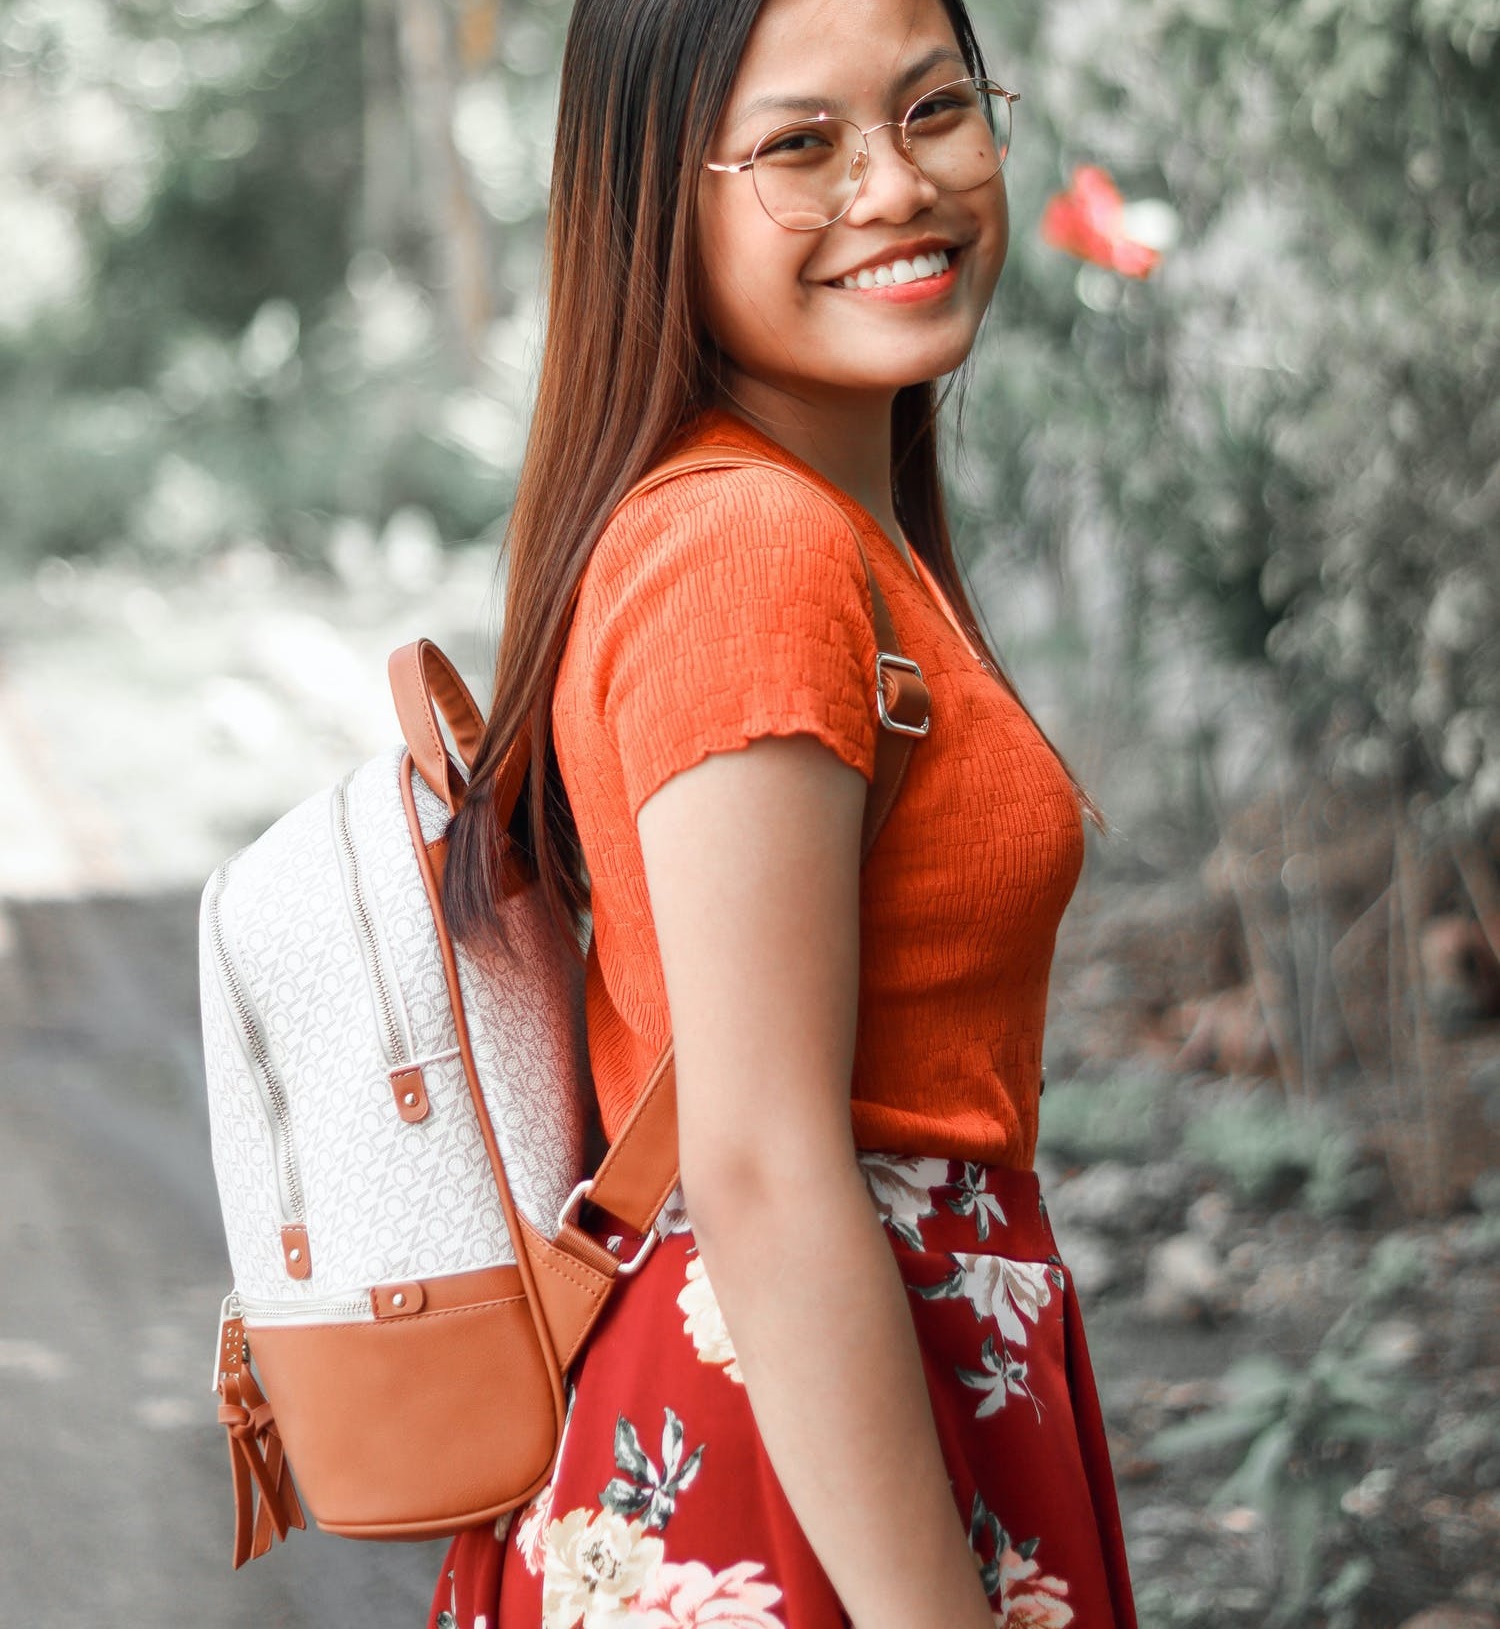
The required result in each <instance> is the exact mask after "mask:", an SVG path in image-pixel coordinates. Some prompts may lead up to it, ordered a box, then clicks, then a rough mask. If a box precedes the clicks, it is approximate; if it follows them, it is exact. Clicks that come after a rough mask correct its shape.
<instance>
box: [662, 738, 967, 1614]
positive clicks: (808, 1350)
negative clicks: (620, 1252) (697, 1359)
mask: <svg viewBox="0 0 1500 1629" xmlns="http://www.w3.org/2000/svg"><path fill="white" fill-rule="evenodd" d="M864 793H865V784H864V782H863V780H862V779H861V778H860V776H859V775H858V774H857V773H856V772H855V771H854V770H852V769H850V768H849V767H848V766H847V765H845V764H844V763H842V762H841V761H840V760H839V759H838V758H837V757H836V756H835V755H834V753H832V752H831V751H830V750H829V749H828V748H826V747H824V746H822V745H821V744H820V743H818V742H817V741H815V740H814V739H812V738H811V737H809V736H793V737H789V738H786V739H777V738H767V739H764V740H759V741H756V742H754V743H752V744H751V745H750V746H749V747H748V748H746V749H745V750H744V751H742V752H733V753H724V754H718V755H715V756H712V757H710V758H708V759H706V760H705V761H704V762H703V763H701V764H699V765H697V766H695V767H694V768H692V769H689V770H686V771H684V772H683V773H682V774H680V775H677V776H674V777H673V779H671V780H670V781H668V782H667V783H666V785H665V786H663V787H662V788H661V789H660V790H659V791H658V792H656V793H655V794H654V795H653V796H652V797H651V798H649V799H648V800H647V802H646V803H645V805H644V806H643V807H642V809H641V812H640V816H639V820H638V823H637V824H638V829H639V832H640V837H641V846H642V851H643V854H644V858H645V866H646V879H647V885H648V888H649V891H650V896H651V908H652V912H653V915H654V917H655V921H656V932H657V938H658V941H659V943H660V946H661V954H662V965H663V969H664V972H665V975H666V983H667V995H668V1000H669V1003H670V1006H671V1012H672V1030H673V1036H674V1041H675V1047H676V1058H677V1101H678V1117H679V1146H680V1156H681V1169H682V1183H683V1191H684V1194H685V1197H686V1200H687V1206H688V1213H689V1215H690V1216H691V1218H692V1222H693V1227H694V1232H695V1234H696V1236H697V1240H698V1246H699V1250H700V1253H701V1255H702V1258H703V1262H704V1266H705V1268H706V1270H707V1272H708V1276H709V1279H710V1281H711V1282H712V1284H713V1287H714V1291H715V1293H716V1295H717V1297H718V1300H719V1305H720V1308H721V1310H722V1311H723V1314H724V1321H725V1323H726V1325H727V1327H728V1330H729V1334H730V1338H731V1340H732V1341H733V1342H734V1346H735V1350H736V1353H737V1354H738V1357H739V1362H740V1367H741V1371H742V1373H743V1375H744V1378H745V1387H746V1391H747V1393H748V1395H749V1399H750V1404H751V1408H752V1409H753V1411H754V1414H755V1419H756V1424H757V1426H758V1427H759V1429H760V1433H761V1436H762V1438H763V1440H764V1442H765V1445H766V1451H767V1453H768V1454H769V1455H770V1459H771V1463H772V1465H773V1466H774V1467H775V1470H776V1474H777V1476H778V1477H779V1478H780V1480H781V1483H782V1486H783V1487H784V1488H785V1490H786V1494H787V1498H788V1499H789V1500H790V1502H791V1505H792V1508H793V1510H794V1511H795V1512H796V1515H797V1518H798V1520H799V1522H800V1523H801V1524H802V1527H803V1530H804V1531H805V1532H806V1534H807V1536H808V1539H809V1541H810V1543H811V1544H812V1547H813V1550H814V1552H815V1553H816V1555H817V1557H818V1559H819V1560H820V1561H821V1562H822V1564H823V1567H824V1569H825V1571H826V1572H827V1573H828V1576H829V1578H830V1579H831V1580H832V1582H833V1586H834V1588H835V1589H836V1590H837V1591H838V1593H839V1596H840V1598H841V1600H842V1601H843V1603H844V1606H845V1608H846V1610H847V1611H848V1613H849V1615H850V1617H851V1618H852V1619H853V1621H854V1624H855V1625H856V1629H887V1626H889V1629H993V1622H994V1618H993V1614H992V1613H991V1610H990V1608H989V1605H988V1603H987V1601H986V1600H985V1597H984V1591H983V1588H982V1586H981V1584H980V1582H979V1575H978V1571H977V1568H976V1566H975V1563H974V1561H973V1558H972V1556H971V1554H970V1551H969V1547H968V1542H967V1539H966V1537H965V1534H964V1530H963V1526H962V1523H961V1522H960V1520H959V1516H958V1512H957V1510H956V1508H955V1506H954V1502H953V1495H952V1491H951V1489H950V1487H949V1484H948V1478H947V1473H946V1471H945V1469H944V1466H943V1460H942V1455H941V1452H940V1450H939V1447H938V1441H937V1433H936V1430H935V1427H934V1425H933V1420H932V1411H931V1405H930V1403H929V1400H928V1395H927V1387H926V1382H925V1379H924V1377H923V1373H922V1365H921V1359H920V1356H919V1353H918V1348H917V1342H916V1336H915V1333H914V1330H913V1326H912V1318H911V1311H910V1308H909V1305H908V1301H907V1293H908V1292H907V1291H906V1289H905V1287H904V1285H903V1284H902V1282H901V1278H900V1275H899V1273H898V1271H897V1269H896V1265H895V1261H894V1259H893V1257H892V1254H891V1249H890V1245H889V1243H888V1242H887V1240H886V1237H885V1234H884V1230H883V1228H882V1226H881V1223H880V1221H879V1218H878V1217H877V1216H876V1213H875V1210H874V1207H873V1205H872V1203H871V1201H870V1198H869V1194H868V1192H867V1190H866V1188H865V1185H864V1181H863V1179H862V1177H861V1176H860V1173H859V1169H858V1166H857V1164H856V1162H855V1151H854V1144H853V1138H852V1135H851V1131H850V1123H849V1119H850V1117H849V1084H850V1075H851V1071H852V1067H853V1055H854V1027H855V1011H856V1005H857V1000H858V988H859V839H860V822H861V817H862V814H863V808H864Z"/></svg>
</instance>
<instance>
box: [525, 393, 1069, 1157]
mask: <svg viewBox="0 0 1500 1629" xmlns="http://www.w3.org/2000/svg"><path fill="white" fill-rule="evenodd" d="M690 440H691V442H692V443H698V442H711V443H715V444H725V445H733V446H736V447H741V448H746V449H749V450H751V451H754V452H757V453H760V454H763V455H766V456H769V457H771V458H774V459H776V460H777V461H779V462H781V463H783V464H785V465H787V466H788V467H789V468H792V469H795V470H798V471H799V472H800V473H802V474H803V475H805V476H809V477H811V478H812V479H813V480H814V481H815V483H816V484H817V486H818V487H819V488H820V489H821V490H822V491H823V492H826V493H827V495H828V496H829V497H830V498H832V499H833V500H834V502H836V503H837V504H838V505H839V506H840V507H841V508H842V509H843V510H844V512H845V513H846V514H847V515H848V516H849V517H850V519H852V520H853V521H854V523H855V525H856V527H857V528H858V530H859V533H860V536H861V537H862V538H863V540H864V545H865V549H866V552H867V554H868V556H869V560H870V564H871V567H872V569H873V571H874V573H875V577H876V580H877V582H878V583H879V585H880V589H881V592H882V593H883V594H884V595H885V598H886V601H887V604H888V606H889V609H890V615H891V621H892V624H893V625H894V627H895V630H896V635H897V637H898V639H899V640H900V643H901V649H902V652H903V654H905V655H907V656H909V657H911V658H913V659H914V660H915V661H917V662H918V663H919V664H920V665H921V668H922V671H923V674H924V676H925V678H926V680H927V684H928V687H929V689H930V690H931V692H932V730H931V734H930V735H929V736H928V737H927V738H926V739H924V740H919V741H916V742H915V744H914V747H913V750H912V754H911V759H910V763H909V765H908V767H907V771H906V776H905V779H904V781H903V783H902V786H901V790H900V793H899V795H898V797H897V799H896V804H895V807H894V809H893V811H892V813H891V815H890V817H889V819H888V820H887V822H886V824H885V827H884V829H883V830H882V832H881V834H880V837H879V838H878V840H877V841H876V844H875V847H874V848H873V850H872V851H871V853H870V855H869V858H868V859H867V860H866V862H865V867H864V871H863V873H862V875H861V881H860V989H859V1019H858V1030H857V1037H856V1043H855V1059H854V1075H853V1082H852V1092H853V1118H854V1134H855V1139H856V1141H857V1143H858V1145H859V1146H860V1147H862V1148H871V1149H884V1150H888V1151H890V1152H893V1153H900V1154H935V1155H941V1156H947V1157H958V1158H963V1159H970V1160H979V1161H984V1162H986V1163H991V1164H999V1165H1008V1166H1016V1167H1021V1168H1026V1167H1029V1166H1030V1164H1031V1161H1032V1156H1033V1154H1034V1152H1035V1148H1036V1122H1037V1100H1038V1096H1039V1086H1040V1076H1041V1055H1042V1021H1043V1014H1044V1010H1045V1007H1046V1001H1047V976H1048V971H1049V969H1050V966H1051V961H1052V949H1053V941H1054V938H1055V936H1056V931H1057V923H1058V919H1059V918H1060V916H1061V915H1062V911H1063V907H1064V906H1065V905H1066V904H1067V902H1068V899H1069V897H1070V896H1071V894H1072V891H1073V887H1074V884H1075V883H1076V881H1077V878H1078V871H1079V866H1080V864H1081V861H1082V855H1083V828H1082V820H1081V817H1080V811H1079V804H1078V798H1077V795H1076V793H1075V792H1074V790H1073V787H1072V785H1071V783H1070V782H1069V780H1068V777H1067V775H1066V773H1065V772H1064V770H1063V769H1062V767H1061V765H1060V764H1059V763H1058V761H1057V759H1056V758H1055V757H1054V755H1053V754H1052V752H1051V751H1050V750H1049V749H1048V747H1047V745H1046V743H1045V742H1044V741H1043V740H1042V738H1041V736H1040V735H1039V733H1038V731H1037V729H1036V727H1035V725H1033V724H1032V722H1031V720H1030V719H1029V718H1028V717H1027V716H1026V714H1025V712H1024V710H1023V709H1022V708H1021V707H1020V706H1019V704H1018V703H1017V702H1016V701H1015V700H1014V699H1013V698H1012V697H1011V696H1010V695H1009V694H1008V693H1007V691H1006V690H1005V689H1004V687H1003V686H1002V685H1001V684H1000V683H999V682H998V681H997V680H996V679H995V678H994V677H993V675H992V674H991V673H990V672H989V671H987V670H986V668H985V666H984V665H983V664H982V663H981V661H980V659H979V658H978V657H977V656H976V655H975V654H974V653H973V651H972V650H971V649H970V648H969V646H968V644H967V643H966V641H965V640H964V639H963V638H962V637H961V635H960V634H959V633H958V632H957V630H956V629H955V627H954V626H953V624H952V623H951V622H950V620H949V619H948V616H947V615H946V614H945V611H944V610H943V608H942V607H941V605H940V603H939V600H938V598H937V589H936V587H935V585H933V584H932V582H931V580H930V579H926V580H920V579H919V578H918V577H916V576H914V575H913V574H912V571H911V569H910V567H909V566H908V565H907V563H906V561H905V559H904V558H903V557H902V555H901V554H900V552H899V551H898V550H897V548H896V546H895V544H893V543H892V542H891V540H890V539H889V538H888V537H886V535H885V533H884V532H883V531H881V529H880V528H879V526H877V525H876V523H875V521H874V520H873V519H872V518H871V516H870V515H869V514H867V513H866V512H865V510H864V509H862V508H861V507H860V506H859V505H858V504H856V503H855V502H854V501H853V500H852V499H850V498H848V497H846V496H845V495H844V494H843V493H841V492H839V491H838V490H837V489H836V488H835V487H833V486H832V485H830V484H829V483H828V482H826V481H824V480H823V479H822V477H820V476H818V475H817V474H816V473H815V472H814V471H813V470H811V469H810V468H809V467H808V466H807V465H805V464H803V463H802V462H801V461H800V460H798V459H797V458H795V457H794V456H793V455H792V454H791V453H789V452H787V451H786V449H785V448H783V447H780V446H778V445H777V444H776V443H775V442H773V441H771V440H769V439H767V438H766V437H765V436H763V435H761V434H760V433H759V432H758V431H756V430H754V429H752V428H751V427H750V426H749V425H747V424H745V423H744V422H743V421H741V420H740V419H738V418H736V417H733V416H731V415H729V414H727V413H722V412H715V413H712V414H709V415H706V416H705V418H704V419H702V420H701V421H700V422H699V423H698V424H697V425H696V426H695V427H694V432H693V434H692V436H691V438H690ZM871 614H872V613H871V606H870V595H869V588H868V585H867V583H866V581H865V574H864V568H863V566H862V565H861V563H860V558H859V551H858V549H857V548H856V547H855V543H854V539H853V537H852V536H851V535H850V533H849V529H848V527H847V526H846V525H845V524H844V523H843V521H841V520H840V518H839V516H838V515H837V514H836V513H834V512H833V511H832V510H831V509H830V508H829V506H828V504H826V503H825V502H824V501H823V499H822V498H820V497H819V496H817V494H816V493H814V492H810V491H808V489H807V488H806V487H805V486H803V485H802V484H800V483H798V482H794V481H790V480H787V479H786V478H784V477H783V476H781V475H780V474H778V473H777V472H776V471H774V470H764V469H735V470H709V471H700V472H696V473H693V474H690V475H683V476H679V477H678V478H677V479H675V480H673V481H670V482H667V483H666V484H665V485H663V486H661V487H659V488H657V489H656V490H655V491H654V492H651V493H648V494H646V495H645V496H644V497H641V498H638V499H636V500H634V501H633V502H632V503H631V504H630V505H629V506H628V507H627V508H626V509H625V510H624V511H622V512H621V513H620V514H618V515H616V516H615V518H614V519H613V520H612V521H611V523H610V525H609V527H608V528H607V529H606V531H605V533H604V535H603V536H602V537H601V539H600V540H599V543H598V545H597V547H596V549H595V551H594V554H593V557H592V559H591V560H590V562H589V565H588V568H587V570H586V572H585V574H584V579H583V585H582V590H581V593H580V596H579V600H578V607H577V612H576V616H575V620H574V623H573V627H572V629H571V632H570V635H569V638H568V643H567V647H566V649H565V651H564V654H563V661H562V668H561V671H560V674H559V677H558V685H557V693H556V700H555V707H554V715H553V734H554V740H555V743H556V747H557V756H558V763H559V767H560V769H561V771H562V776H563V781H564V784H565V786H566V787H567V791H568V796H569V798H570V800H571V802H572V806H573V813H574V816H575V818H576V820H577V822H578V832H579V837H580V840H581V842H582V845H583V854H584V860H585V863H586V864H587V866H588V870H589V876H590V881H591V884H592V890H593V895H592V898H593V926H594V938H593V946H592V948H591V950H590V953H589V961H588V972H587V1008H588V1033H589V1055H590V1060H591V1063H592V1067H593V1073H594V1081H595V1086H596V1088H597V1090H598V1094H599V1104H600V1109H601V1113H602V1117H603V1121H604V1129H605V1132H606V1134H607V1135H608V1136H610V1137H613V1136H614V1135H615V1134H616V1132H617V1131H618V1129H619V1126H620V1124H621V1122H622V1121H623V1120H624V1118H625V1116H626V1114H627V1113H628V1112H629V1110H630V1108H631V1106H632V1104H633V1103H634V1102H635V1099H636V1096H637V1094H638V1093H639V1091H640V1088H641V1086H642V1085H643V1084H644V1082H645V1079H646V1076H647V1075H648V1074H649V1072H650V1070H651V1068H652V1066H653V1065H654V1064H655V1062H656V1059H657V1057H658V1056H659V1055H660V1053H661V1050H662V1048H663V1046H664V1045H665V1044H666V1042H667V1039H668V1036H669V1031H670V1023H669V1018H668V1010H667V999H666V989H665V984H664V982H663V978H662V971H661V962H660V958H659V956H658V953H657V947H656V937H655V932H654V929H653V925H652V919H651V908H650V902H649V898H648V895H647V891H646V878H645V870H644V866H643V864H642V860H641V850H640V843H639V840H638V837H637V834H636V827H635V816H636V813H637V811H638V810H639V809H640V807H641V805H642V804H643V803H644V802H645V801H646V799H647V798H649V797H650V796H651V794H652V793H653V792H654V791H656V790H657V788H658V787H660V786H661V785H662V784H663V783H664V782H666V781H667V780H669V779H670V778H671V777H672V776H673V775H675V774H677V773H679V772H680V771H681V770H684V769H687V768H689V767H691V766H692V765H693V764H695V763H698V762H700V761H701V760H702V759H703V758H705V757H707V756H708V755H709V754H710V753H714V752H726V751H732V750H734V749H736V748H740V747H743V746H745V745H746V744H747V743H748V742H750V741H751V740H754V739H755V738H756V737H758V736H764V735H792V734H808V735H812V736H815V737H816V738H817V739H818V740H820V741H822V742H824V743H825V744H826V745H827V746H828V747H830V748H831V749H832V750H833V751H834V752H836V753H837V754H838V755H839V757H840V758H842V759H843V760H844V761H845V762H846V763H848V764H851V765H852V766H853V767H854V768H856V769H858V770H859V771H860V773H861V774H863V775H864V777H865V778H866V780H869V779H870V777H871V776H872V774H873V772H874V763H875V731H876V730H877V729H878V728H879V724H878V722H877V720H876V717H875V708H874V673H875V637H874V632H873V629H872V624H871Z"/></svg>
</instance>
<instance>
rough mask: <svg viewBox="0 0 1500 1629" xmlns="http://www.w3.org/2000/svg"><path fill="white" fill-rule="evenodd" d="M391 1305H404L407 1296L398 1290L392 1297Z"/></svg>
mask: <svg viewBox="0 0 1500 1629" xmlns="http://www.w3.org/2000/svg"><path fill="white" fill-rule="evenodd" d="M391 1305H392V1306H393V1307H404V1306H405V1305H406V1297H405V1296H404V1295H403V1294H402V1293H401V1291H400V1290H397V1291H396V1293H395V1294H394V1295H393V1296H392V1297H391Z"/></svg>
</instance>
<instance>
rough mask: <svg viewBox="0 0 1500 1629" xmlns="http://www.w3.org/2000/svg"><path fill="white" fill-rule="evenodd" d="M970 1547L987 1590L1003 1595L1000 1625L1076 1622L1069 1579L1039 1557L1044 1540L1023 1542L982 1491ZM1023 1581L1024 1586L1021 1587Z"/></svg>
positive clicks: (1049, 1626) (1025, 1628) (1045, 1626)
mask: <svg viewBox="0 0 1500 1629" xmlns="http://www.w3.org/2000/svg"><path fill="white" fill-rule="evenodd" d="M969 1547H970V1548H971V1549H972V1550H973V1552H974V1560H975V1562H976V1563H977V1564H978V1567H979V1580H980V1582H981V1583H982V1584H983V1585H984V1590H985V1593H986V1594H987V1595H988V1596H989V1598H990V1600H991V1602H993V1601H994V1600H995V1598H996V1596H998V1597H999V1600H1000V1610H999V1611H998V1612H996V1613H995V1629H1066V1625H1068V1624H1070V1623H1072V1621H1073V1608H1072V1607H1071V1606H1069V1605H1068V1603H1067V1601H1066V1600H1065V1599H1064V1596H1066V1595H1067V1593H1068V1586H1067V1584H1066V1582H1065V1581H1064V1580H1063V1579H1061V1578H1052V1577H1049V1576H1047V1575H1045V1574H1042V1569H1041V1564H1040V1562H1038V1561H1037V1560H1036V1552H1037V1551H1038V1550H1039V1549H1040V1548H1041V1540H1040V1539H1039V1538H1029V1539H1025V1540H1023V1541H1022V1542H1020V1543H1017V1542H1016V1541H1015V1540H1014V1539H1012V1538H1011V1536H1010V1534H1009V1533H1007V1532H1006V1530H1005V1528H1004V1527H1003V1526H1002V1525H1001V1524H1000V1522H999V1520H998V1518H997V1517H996V1516H995V1514H994V1512H993V1511H991V1510H990V1509H989V1508H988V1507H987V1506H986V1504H985V1502H984V1500H983V1499H982V1498H981V1497H980V1496H979V1494H977V1493H976V1494H975V1495H974V1508H973V1513H972V1514H971V1516H970V1518H969ZM1039 1575H1040V1576H1039ZM1017 1584H1020V1585H1022V1586H1023V1588H1022V1589H1021V1590H1020V1591H1019V1592H1017V1590H1016V1587H1015V1586H1016V1585H1017Z"/></svg>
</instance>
